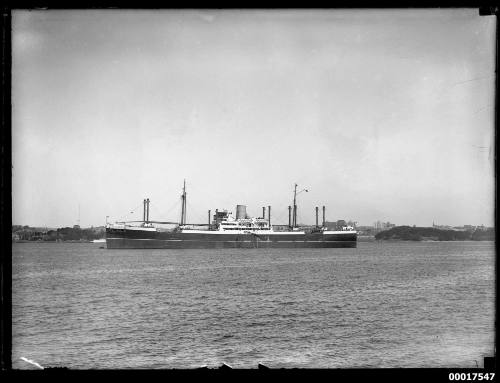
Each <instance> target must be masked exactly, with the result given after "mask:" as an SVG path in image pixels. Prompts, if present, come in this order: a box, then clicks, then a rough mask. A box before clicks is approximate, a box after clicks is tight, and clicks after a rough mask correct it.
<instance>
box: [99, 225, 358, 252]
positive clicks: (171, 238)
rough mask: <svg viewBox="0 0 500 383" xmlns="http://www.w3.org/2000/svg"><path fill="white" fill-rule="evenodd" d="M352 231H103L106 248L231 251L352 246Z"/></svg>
mask: <svg viewBox="0 0 500 383" xmlns="http://www.w3.org/2000/svg"><path fill="white" fill-rule="evenodd" d="M356 241H357V234H356V233H355V232H345V233H342V232H336V233H326V234H325V233H323V232H319V233H310V234H298V233H290V234H287V233H279V234H277V233H274V234H259V235H256V234H233V233H230V234H225V233H217V232H214V233H206V232H205V233H203V234H200V233H186V232H179V233H172V232H154V231H144V232H142V231H140V230H133V231H132V230H126V229H109V228H108V229H107V231H106V245H107V248H108V249H235V248H249V249H255V248H264V249H265V248H342V247H350V248H353V247H356V244H357V242H356Z"/></svg>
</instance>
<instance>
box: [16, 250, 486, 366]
mask: <svg viewBox="0 0 500 383" xmlns="http://www.w3.org/2000/svg"><path fill="white" fill-rule="evenodd" d="M99 245H102V244H79V243H18V244H13V265H12V268H13V271H12V310H13V314H12V332H13V339H12V348H13V350H12V362H13V367H14V368H33V366H31V365H30V364H28V363H26V362H24V361H22V360H21V359H20V358H21V357H25V358H28V359H30V360H34V361H36V362H37V363H40V364H41V365H42V366H66V367H69V368H74V369H87V368H97V369H106V368H113V369H115V368H119V369H122V368H148V369H149V368H196V367H199V366H202V365H208V366H209V367H216V366H219V365H220V364H221V363H223V362H224V363H227V364H229V365H231V366H232V367H234V368H256V367H257V363H259V362H260V363H263V364H265V365H267V366H269V367H272V368H281V367H286V368H292V367H302V368H325V367H326V368H351V367H384V368H385V367H476V362H477V364H478V365H479V366H480V367H482V365H483V357H484V356H492V355H493V354H494V336H495V333H494V318H495V306H494V299H495V246H494V243H493V242H420V243H413V242H399V243H376V242H360V243H358V248H357V249H267V250H265V249H235V250H229V249H227V250H106V249H99Z"/></svg>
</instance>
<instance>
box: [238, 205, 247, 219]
mask: <svg viewBox="0 0 500 383" xmlns="http://www.w3.org/2000/svg"><path fill="white" fill-rule="evenodd" d="M246 217H247V207H246V206H245V205H236V219H244V218H246Z"/></svg>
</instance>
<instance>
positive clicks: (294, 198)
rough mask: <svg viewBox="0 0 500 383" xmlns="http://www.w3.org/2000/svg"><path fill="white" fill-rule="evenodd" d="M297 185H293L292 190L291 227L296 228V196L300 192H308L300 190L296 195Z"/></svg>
mask: <svg viewBox="0 0 500 383" xmlns="http://www.w3.org/2000/svg"><path fill="white" fill-rule="evenodd" d="M297 186H298V185H297V184H295V189H294V190H293V223H292V227H297V194H300V193H302V192H304V191H305V192H306V193H307V192H308V191H309V190H307V189H302V190H301V191H299V192H298V193H297Z"/></svg>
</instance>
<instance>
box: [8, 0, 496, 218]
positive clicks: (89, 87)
mask: <svg viewBox="0 0 500 383" xmlns="http://www.w3.org/2000/svg"><path fill="white" fill-rule="evenodd" d="M495 23H496V21H495V17H494V16H491V17H484V16H479V14H478V10H477V9H441V10H438V9H429V10H425V9H421V10H408V9H404V10H380V9H379V10H245V11H244V10H165V11H161V10H160V11H159V10H150V11H139V10H128V11H127V10H37V11H27V10H17V11H13V16H12V166H13V168H12V218H13V224H22V225H31V226H47V227H63V226H73V225H75V224H77V223H78V222H79V223H80V225H81V226H82V227H90V226H100V225H104V223H105V222H106V220H108V221H109V222H113V221H117V220H140V219H142V215H143V212H142V205H143V202H142V201H143V199H144V198H149V199H150V200H151V205H150V219H153V220H168V221H179V220H180V212H181V200H180V195H181V192H182V185H183V181H184V179H185V180H186V190H187V221H188V223H205V222H206V221H207V220H208V218H207V214H208V210H209V209H210V210H212V214H213V212H214V211H215V209H219V210H221V209H227V210H229V211H233V212H235V206H236V205H237V204H242V205H246V206H247V211H248V213H249V214H250V215H252V216H260V215H261V214H262V206H271V207H272V211H271V213H272V221H273V224H286V223H288V206H289V205H291V204H292V201H293V190H294V184H295V183H297V184H298V187H297V190H298V191H301V190H303V189H307V190H308V192H305V191H304V192H301V193H299V194H298V196H297V205H298V222H301V223H306V224H312V223H314V221H315V207H316V206H319V207H320V211H321V206H323V205H324V206H326V219H327V220H328V221H334V220H338V219H345V220H353V221H356V222H357V223H358V225H373V223H374V222H375V221H378V220H380V221H384V222H386V221H390V222H392V223H395V224H397V225H414V224H415V225H417V226H431V225H432V224H433V222H434V223H435V224H441V225H464V224H471V225H481V224H484V225H487V226H493V225H494V211H495V200H494V196H495V194H494V187H495V177H494V156H495V148H494V110H495V109H494V81H495V77H494V67H495V28H496V24H495ZM320 214H321V213H320ZM107 217H108V218H107ZM320 220H321V217H320Z"/></svg>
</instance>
